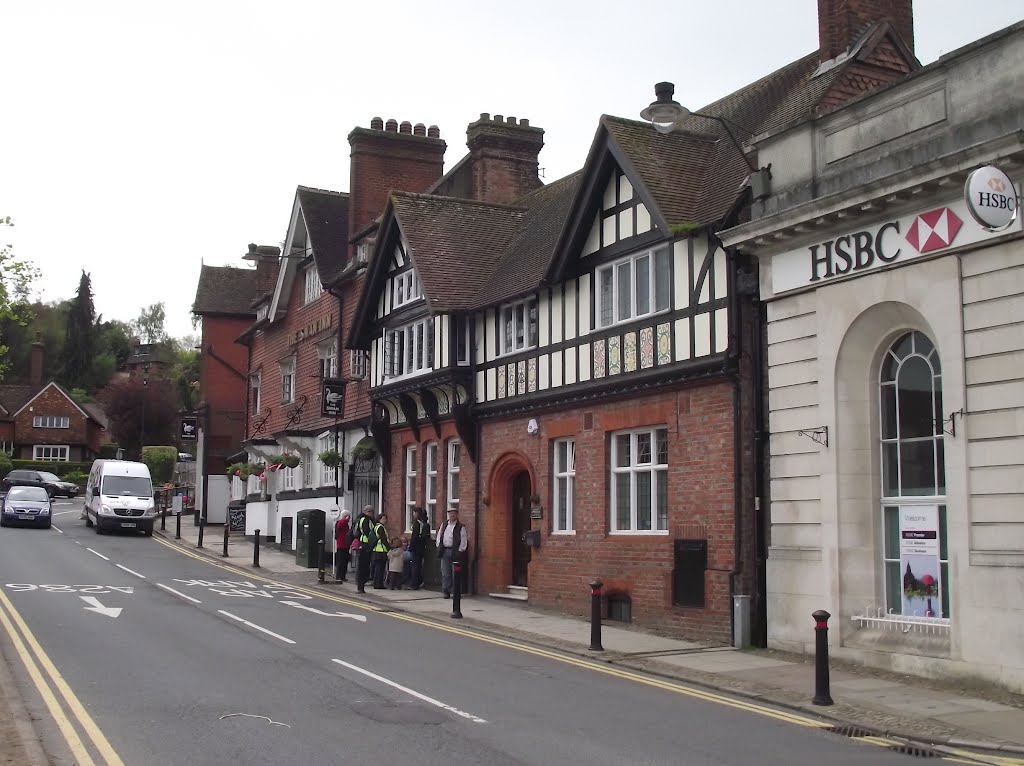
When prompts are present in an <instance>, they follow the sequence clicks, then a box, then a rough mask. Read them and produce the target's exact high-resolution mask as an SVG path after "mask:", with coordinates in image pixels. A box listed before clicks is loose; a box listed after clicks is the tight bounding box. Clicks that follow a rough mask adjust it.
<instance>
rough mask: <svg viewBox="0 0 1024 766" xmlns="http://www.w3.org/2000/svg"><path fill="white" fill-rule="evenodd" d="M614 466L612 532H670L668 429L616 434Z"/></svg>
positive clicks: (612, 456) (612, 471)
mask: <svg viewBox="0 0 1024 766" xmlns="http://www.w3.org/2000/svg"><path fill="white" fill-rule="evenodd" d="M611 466H612V468H611V473H612V481H611V485H612V486H611V529H612V532H617V533H630V532H633V533H643V534H652V533H664V532H668V429H665V428H644V429H639V430H634V431H619V432H617V433H614V434H612V437H611Z"/></svg>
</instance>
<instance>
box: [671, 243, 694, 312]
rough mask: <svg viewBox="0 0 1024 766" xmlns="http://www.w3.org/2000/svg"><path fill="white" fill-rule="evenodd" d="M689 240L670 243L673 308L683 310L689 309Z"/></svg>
mask: <svg viewBox="0 0 1024 766" xmlns="http://www.w3.org/2000/svg"><path fill="white" fill-rule="evenodd" d="M688 242H689V240H685V239H680V240H676V241H675V242H673V243H672V260H673V261H674V263H673V266H674V267H675V268H674V269H673V271H674V280H675V285H674V291H675V307H676V310H677V311H678V310H679V309H685V308H689V307H690V258H689V245H688Z"/></svg>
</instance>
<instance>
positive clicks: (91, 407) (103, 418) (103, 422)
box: [82, 402, 108, 428]
mask: <svg viewBox="0 0 1024 766" xmlns="http://www.w3.org/2000/svg"><path fill="white" fill-rule="evenodd" d="M82 409H83V410H85V411H86V412H88V413H89V417H91V418H92V419H93V420H95V421H96V422H97V423H99V424H100V426H101V427H102V428H106V427H107V425H108V421H107V413H106V411H105V410H104V409H103V407H101V406H100V405H98V404H96V403H95V402H89V403H88V404H83V405H82Z"/></svg>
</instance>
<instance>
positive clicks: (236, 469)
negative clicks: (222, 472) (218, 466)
mask: <svg viewBox="0 0 1024 766" xmlns="http://www.w3.org/2000/svg"><path fill="white" fill-rule="evenodd" d="M245 468H246V464H245V463H232V464H231V465H229V466H228V470H227V473H228V476H241V475H242V471H243V470H245Z"/></svg>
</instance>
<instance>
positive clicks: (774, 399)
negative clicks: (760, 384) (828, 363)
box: [768, 383, 819, 410]
mask: <svg viewBox="0 0 1024 766" xmlns="http://www.w3.org/2000/svg"><path fill="white" fill-rule="evenodd" d="M818 395H819V392H818V384H817V383H804V384H801V385H796V386H786V387H785V388H772V389H771V390H769V392H768V406H769V407H771V409H773V410H786V409H790V408H792V407H813V406H816V405H817V404H818Z"/></svg>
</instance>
